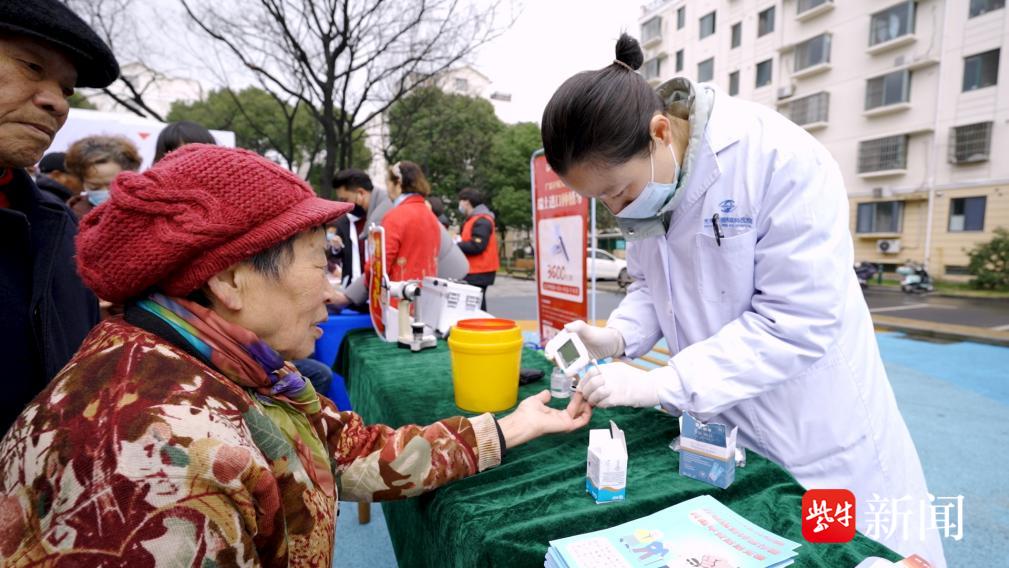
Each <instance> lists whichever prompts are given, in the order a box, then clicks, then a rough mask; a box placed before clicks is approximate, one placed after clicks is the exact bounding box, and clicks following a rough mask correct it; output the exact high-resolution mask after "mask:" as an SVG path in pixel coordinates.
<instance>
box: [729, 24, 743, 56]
mask: <svg viewBox="0 0 1009 568" xmlns="http://www.w3.org/2000/svg"><path fill="white" fill-rule="evenodd" d="M742 44H743V22H736V23H734V24H732V43H731V44H730V45H729V48H730V49H736V48H737V47H739V46H740V45H742Z"/></svg>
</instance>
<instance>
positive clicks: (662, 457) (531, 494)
mask: <svg viewBox="0 0 1009 568" xmlns="http://www.w3.org/2000/svg"><path fill="white" fill-rule="evenodd" d="M522 366H523V367H536V368H540V369H544V370H546V371H547V376H546V377H544V380H542V381H539V382H537V383H533V384H532V385H529V386H526V387H522V389H521V390H520V392H519V398H520V400H521V399H522V398H524V397H526V396H529V395H532V394H535V393H536V392H538V391H540V390H542V389H546V388H549V369H550V364H549V363H547V362H546V360H545V359H544V358H543V357H542V355H541V354H540V353H538V352H536V351H533V350H527V351H525V352H524V353H523V355H522ZM337 370H338V371H342V374H343V375H344V377H346V379H347V381H348V388H349V390H350V398H351V402H352V403H353V404H354V409H355V410H356V411H357V412H359V413H360V414H361V415H362V416H363V417H364V419H365V420H366V421H367V422H369V423H383V424H388V425H390V426H401V425H404V424H427V423H430V422H433V421H435V420H438V419H440V418H444V417H447V416H455V415H459V414H465V413H463V412H462V411H460V410H459V409H458V408H456V406H455V403H454V400H453V397H452V373H451V364H450V361H449V353H448V347H447V345H446V344H445V342H444V341H441V342H439V345H438V347H437V349H430V350H427V351H424V352H422V353H410V352H409V351H407V350H404V349H398V348H397V347H396V346H395V345H392V344H388V343H384V342H382V341H381V340H379V339H378V338H377V337H375V334H374V332H371V331H358V332H352V333H351V334H350V335H348V336H347V338H346V340H345V343H344V345H343V348H342V349H341V355H340V360H339V361H338V362H337ZM562 402H564V401H554V402H552V403H551V404H552V405H553V406H556V407H558V408H561V407H563V405H562V404H561V403H562ZM609 420H613V421H615V422H616V423H617V425H618V426H620V428H622V429H623V430H624V432H625V435H626V438H627V452H628V457H629V460H628V468H627V499H626V500H625V501H622V502H615V503H608V504H605V505H596V504H595V502H594V501H593V500H592V498H591V497H589V495H588V494H587V493H586V492H585V459H586V451H587V448H588V438H589V436H588V428H605V427H607V426H608V421H609ZM588 428H586V429H583V430H579V431H577V432H572V433H570V434H565V435H557V436H546V437H543V438H540V439H538V440H535V441H533V442H530V443H528V444H525V445H523V446H519V447H518V448H514V449H511V450H508V452H507V455H506V457H505V460H504V463H502V464H501V465H500V466H498V467H496V468H493V469H490V470H488V471H485V472H483V473H481V474H479V475H477V476H475V477H471V478H469V479H465V480H462V481H458V482H456V483H453V484H451V485H449V486H447V487H443V488H441V489H438V490H437V491H435V492H433V493H429V494H427V495H424V496H421V497H418V498H414V499H410V500H407V501H402V502H394V503H384V504H383V507H384V512H385V517H386V521H387V523H388V525H389V534H390V535H391V537H392V544H393V547H394V549H395V551H396V558H397V559H398V561H399V565H400V566H401V567H408V566H432V567H443V566H446V567H447V566H460V567H471V566H472V567H484V566H502V567H509V568H513V567H524V566H537V567H539V566H543V559H544V556H545V555H546V551H547V547H548V546H549V542H550V540H552V539H558V538H562V537H566V536H572V535H576V534H580V533H585V532H589V531H594V530H598V529H603V528H607V527H611V526H614V525H618V524H620V523H624V522H626V521H630V520H633V519H635V518H637V517H642V516H645V515H648V514H651V513H654V512H656V511H658V510H660V509H664V508H666V507H669V506H671V505H675V504H676V503H679V502H680V501H684V500H686V499H690V498H692V497H696V496H698V495H703V494H710V495H712V496H714V497H715V498H716V499H718V500H719V501H721V502H722V503H723V504H725V505H726V506H728V507H729V508H731V509H732V510H734V511H735V512H737V513H739V514H740V515H743V516H744V517H746V518H748V519H750V520H751V521H753V522H755V523H757V524H758V525H760V526H762V527H764V528H766V529H769V530H771V531H774V532H776V533H778V534H780V535H782V536H784V537H786V538H789V539H791V540H794V541H796V542H801V543H803V544H802V546H801V547H800V548H799V551H798V552H799V556H798V557H797V558H796V562H795V566H801V567H804V568H805V567H824V568H846V567H854V566H855V565H857V564H858V563H859V562H860V561H861V560H862V559H864V558H865V557H867V556H880V557H883V558H887V559H890V560H896V559H899V556H897V555H896V554H894V553H893V552H891V551H890V550H889V549H887V548H886V547H884V546H883V545H881V544H878V543H876V542H874V541H872V540H870V539H868V538H866V537H864V536H862V535H860V534H859V535H857V536H856V539H855V540H854V541H852V542H850V543H847V544H810V543H807V542H805V541H804V539H803V538H802V530H801V524H800V516H801V511H800V509H801V501H802V494H803V492H804V491H803V489H802V487H801V486H800V485H799V484H798V483H797V482H796V481H795V480H794V479H793V478H792V476H791V475H789V474H788V473H787V472H786V471H785V470H784V469H782V468H781V467H779V466H778V465H776V464H774V463H772V462H770V461H768V460H766V459H764V458H762V457H760V456H758V455H756V454H754V453H753V452H748V453H747V462H748V463H747V465H746V467H745V468H743V469H738V470H737V471H736V480H735V482H734V483H733V484H732V485H731V486H730V487H729V488H728V489H725V490H722V489H718V488H717V487H712V486H709V485H705V484H703V483H701V482H699V481H694V480H692V479H687V478H684V477H680V476H679V475H678V473H677V472H678V467H679V458H678V456H677V455H676V454H675V453H674V452H672V451H671V450H670V449H669V448H668V445H669V442H670V441H671V440H672V439H673V437H674V436H675V435H676V434H677V433H678V431H679V428H678V424H677V421H676V420H675V419H674V418H672V417H670V416H668V415H666V414H663V413H661V412H659V411H657V410H653V409H644V410H640V409H611V410H602V409H597V410H596V412H595V414H594V416H593V417H592V422H591V424H590V425H589V427H588ZM337 562H339V559H337Z"/></svg>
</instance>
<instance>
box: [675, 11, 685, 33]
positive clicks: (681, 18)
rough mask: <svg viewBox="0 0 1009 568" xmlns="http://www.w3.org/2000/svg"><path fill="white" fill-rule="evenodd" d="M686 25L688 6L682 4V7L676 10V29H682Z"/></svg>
mask: <svg viewBox="0 0 1009 568" xmlns="http://www.w3.org/2000/svg"><path fill="white" fill-rule="evenodd" d="M685 25H687V7H686V6H680V8H679V9H678V10H676V29H678V30H682V29H683V26H685Z"/></svg>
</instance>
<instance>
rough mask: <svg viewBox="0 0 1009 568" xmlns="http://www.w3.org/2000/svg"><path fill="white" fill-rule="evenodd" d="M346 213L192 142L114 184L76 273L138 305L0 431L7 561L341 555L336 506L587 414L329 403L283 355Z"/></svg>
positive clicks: (404, 487)
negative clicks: (464, 412)
mask: <svg viewBox="0 0 1009 568" xmlns="http://www.w3.org/2000/svg"><path fill="white" fill-rule="evenodd" d="M349 208H350V206H349V205H346V204H341V203H336V202H331V201H326V200H323V199H319V198H317V197H316V196H315V194H314V193H313V191H312V189H311V188H310V187H309V186H308V185H306V184H305V182H303V181H302V180H301V179H299V178H297V177H296V176H294V175H292V174H290V173H289V172H287V171H285V170H283V169H281V168H280V167H278V166H276V165H274V164H272V163H270V162H269V161H267V160H265V159H263V158H261V157H259V156H257V155H255V154H253V153H250V152H246V151H244V150H234V149H227V148H220V147H215V146H208V145H202V144H196V145H191V146H186V147H184V148H182V149H180V150H178V151H176V152H174V153H172V154H171V155H169V156H168V157H166V158H165V159H164V160H162V161H160V162H158V163H157V164H156V165H155V166H154V167H153V168H151V169H150V170H148V171H147V172H145V173H143V174H136V173H129V172H128V173H123V174H121V175H120V176H119V177H118V178H117V179H116V181H115V182H114V184H113V191H112V193H111V199H110V200H109V201H108V202H106V203H104V204H102V205H101V206H99V207H97V208H95V210H94V211H93V212H92V213H91V214H89V215H88V216H87V217H85V218H84V219H83V220H82V223H81V232H80V236H79V238H78V243H77V244H78V254H79V256H78V268H79V270H80V273H81V276H82V277H83V279H84V281H85V283H86V284H87V285H88V286H89V287H91V288H92V289H93V290H94V291H95V292H96V293H97V294H98V295H99V296H101V297H103V298H108V299H109V300H112V301H114V302H119V303H122V304H124V305H125V306H126V311H125V314H124V315H123V316H120V317H115V318H111V319H109V320H106V321H104V322H102V323H101V324H99V325H98V326H97V327H96V328H95V329H94V330H92V332H91V334H90V335H89V336H88V337H87V339H86V340H85V341H84V344H83V345H82V346H81V348H80V350H79V351H78V352H77V354H76V355H75V356H74V358H73V359H72V360H71V361H70V363H69V364H68V365H67V366H66V367H65V368H64V369H63V370H62V371H61V372H60V373H59V374H58V375H57V376H56V378H55V379H53V381H52V382H51V383H50V384H49V386H48V388H46V389H45V390H44V391H42V393H41V394H39V395H38V397H36V398H35V400H34V401H33V402H32V403H31V404H29V405H28V407H27V408H26V409H25V411H24V412H23V413H22V414H21V416H20V417H19V418H18V420H17V422H15V424H14V426H13V427H12V428H11V430H10V431H9V432H8V433H7V435H6V436H5V437H4V439H3V441H2V443H0V456H2V457H0V564H4V563H6V564H8V565H22V564H34V563H41V564H59V563H61V562H65V563H68V564H73V565H76V566H92V565H98V564H102V565H105V564H110V565H111V564H115V565H117V566H118V565H121V566H153V565H155V564H160V563H162V562H166V563H171V564H172V565H179V566H183V565H184V566H208V565H214V566H234V565H242V566H247V565H265V566H313V567H315V566H330V565H331V564H332V550H333V536H334V535H333V532H334V522H335V518H336V506H337V498H338V497H339V498H341V499H344V500H366V501H370V500H373V499H397V498H403V497H409V496H412V495H417V494H419V493H422V492H424V491H428V490H431V489H434V488H435V487H437V486H439V485H443V484H445V483H448V482H451V481H453V480H456V479H460V478H463V477H466V476H469V475H474V474H476V473H477V472H479V471H482V470H484V469H487V468H489V467H493V466H495V465H497V464H498V463H499V462H500V460H501V455H502V453H503V452H504V450H505V448H506V447H513V446H516V445H518V444H521V443H523V442H526V441H528V440H530V439H533V438H535V437H537V436H539V435H542V434H545V433H551V432H564V431H570V430H573V429H575V428H578V427H581V426H584V425H585V424H586V423H587V422H588V419H589V415H588V414H585V415H580V416H578V417H577V418H572V417H571V416H569V415H568V413H567V412H564V411H559V410H552V409H550V408H548V407H546V406H545V405H544V404H543V403H544V402H545V401H546V400H549V393H548V392H546V391H544V392H543V393H541V395H540V396H535V397H530V398H528V399H526V400H525V401H523V402H522V403H521V404H520V405H519V407H518V409H517V410H516V411H515V412H514V413H513V414H511V415H509V416H507V417H505V418H502V419H501V420H500V421H496V420H495V419H494V417H493V416H491V415H490V414H483V415H480V416H476V417H473V418H462V417H454V418H448V419H445V420H441V421H439V422H437V423H435V424H432V425H430V426H424V427H421V426H404V427H402V428H399V429H393V428H390V427H387V426H381V425H374V426H366V425H365V424H364V423H363V422H362V421H361V418H360V417H359V416H357V415H355V414H353V413H351V412H339V411H338V410H337V409H336V408H335V407H334V406H333V404H332V403H331V402H330V401H329V400H328V399H326V398H324V397H320V396H318V395H317V394H316V392H315V390H314V389H313V388H312V385H311V383H309V382H308V381H306V380H305V379H304V378H303V377H302V376H301V375H300V374H298V372H297V370H296V369H295V367H294V366H293V365H291V364H290V363H288V361H289V360H290V359H293V358H297V357H305V356H307V355H308V354H309V353H311V351H312V349H313V346H314V342H315V339H316V338H318V337H319V335H320V334H321V333H322V332H321V330H320V328H319V327H317V324H319V323H320V322H322V321H323V320H325V319H326V303H327V302H328V301H329V299H330V298H331V295H332V293H333V292H332V288H331V287H330V285H329V283H328V281H327V280H326V256H325V242H326V241H325V237H324V233H323V229H322V227H323V225H324V224H325V223H327V222H329V221H332V220H334V219H336V218H338V217H340V216H341V215H343V214H344V213H346V211H347V210H348V209H349ZM338 487H339V493H340V494H339V495H337V488H338Z"/></svg>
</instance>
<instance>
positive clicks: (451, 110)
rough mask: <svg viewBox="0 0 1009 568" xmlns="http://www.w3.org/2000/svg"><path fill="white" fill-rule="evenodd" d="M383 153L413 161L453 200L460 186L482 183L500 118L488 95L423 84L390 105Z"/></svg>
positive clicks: (435, 189)
mask: <svg viewBox="0 0 1009 568" xmlns="http://www.w3.org/2000/svg"><path fill="white" fill-rule="evenodd" d="M388 123H389V141H390V147H389V149H388V150H387V152H386V159H387V160H388V162H389V163H390V164H393V163H396V162H397V161H400V160H409V161H411V162H416V163H417V164H419V165H420V167H421V168H423V169H424V173H425V174H426V175H427V177H428V181H430V182H431V188H432V191H433V193H434V194H435V195H440V196H442V197H445V198H448V199H449V200H455V197H456V194H457V193H458V192H459V190H460V189H462V188H464V187H468V186H471V187H477V188H480V189H485V187H484V186H485V184H486V182H487V178H486V175H485V174H486V164H487V162H488V161H489V160H490V155H491V149H492V147H493V145H494V137H495V135H497V133H498V132H500V131H501V130H503V129H504V124H503V123H502V122H501V121H500V120H499V119H498V117H497V116H496V115H495V114H494V107H493V106H492V105H491V103H490V101H487V100H485V99H481V98H477V97H468V96H465V95H455V94H448V93H445V92H444V91H442V90H441V89H438V88H437V87H423V88H420V89H417V90H415V91H414V92H412V93H410V94H409V95H407V96H406V97H404V98H403V99H402V100H400V101H399V102H397V103H396V104H394V105H393V106H392V107H390V109H389V114H388Z"/></svg>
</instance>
